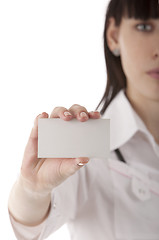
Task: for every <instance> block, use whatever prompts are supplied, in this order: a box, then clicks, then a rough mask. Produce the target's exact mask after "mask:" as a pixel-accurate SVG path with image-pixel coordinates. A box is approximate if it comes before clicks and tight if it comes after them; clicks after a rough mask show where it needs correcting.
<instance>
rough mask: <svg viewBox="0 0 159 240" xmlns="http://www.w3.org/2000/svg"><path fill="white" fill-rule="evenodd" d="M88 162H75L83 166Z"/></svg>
mask: <svg viewBox="0 0 159 240" xmlns="http://www.w3.org/2000/svg"><path fill="white" fill-rule="evenodd" d="M87 163H88V162H86V163H82V162H79V163H77V165H78V166H84V165H86V164H87Z"/></svg>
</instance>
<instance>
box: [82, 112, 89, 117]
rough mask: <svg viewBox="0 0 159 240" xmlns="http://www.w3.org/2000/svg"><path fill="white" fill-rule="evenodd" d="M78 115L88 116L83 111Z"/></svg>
mask: <svg viewBox="0 0 159 240" xmlns="http://www.w3.org/2000/svg"><path fill="white" fill-rule="evenodd" d="M80 117H87V118H88V116H87V114H86V113H85V112H81V113H80Z"/></svg>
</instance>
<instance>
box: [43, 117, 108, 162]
mask: <svg viewBox="0 0 159 240" xmlns="http://www.w3.org/2000/svg"><path fill="white" fill-rule="evenodd" d="M109 152H110V119H89V120H88V121H86V122H80V121H78V120H77V119H75V118H74V119H72V120H70V121H64V120H62V119H60V118H47V119H46V118H39V119H38V158H77V157H89V158H91V157H92V158H94V157H97V158H98V157H99V158H107V157H108V156H109Z"/></svg>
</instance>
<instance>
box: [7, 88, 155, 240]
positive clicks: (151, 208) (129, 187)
mask: <svg viewBox="0 0 159 240" xmlns="http://www.w3.org/2000/svg"><path fill="white" fill-rule="evenodd" d="M102 118H109V119H110V150H111V151H110V156H109V159H101V158H100V159H98V158H91V159H90V161H89V163H88V164H87V165H86V166H84V167H83V168H81V169H80V170H79V171H77V172H76V173H75V174H74V175H72V176H71V177H69V178H68V179H67V180H66V181H65V182H63V183H62V184H61V185H59V186H58V187H56V188H55V189H54V190H53V191H52V207H51V211H50V214H49V216H48V218H47V219H46V220H45V221H44V222H43V223H41V224H40V225H38V226H36V227H27V226H24V225H22V224H19V223H17V222H16V221H15V220H14V219H13V218H12V217H11V216H10V220H11V224H12V227H13V230H14V232H15V235H16V237H17V239H18V240H22V239H23V240H33V239H34V240H43V239H45V238H47V237H48V236H49V235H50V234H51V233H53V232H55V231H56V230H57V229H58V228H60V227H61V226H62V225H63V224H64V223H67V225H68V229H69V231H70V236H71V240H81V239H84V240H97V239H99V240H115V239H120V240H133V239H136V240H159V145H157V143H156V142H155V140H154V138H153V136H152V135H151V134H150V132H149V131H148V129H147V128H146V126H145V124H144V122H143V121H142V120H141V119H140V117H139V116H138V115H137V114H136V112H135V111H134V110H133V108H132V106H131V104H130V103H129V101H128V99H127V97H126V96H125V92H124V90H121V91H120V92H119V93H118V94H117V96H116V97H115V99H114V100H113V101H112V102H111V103H110V105H109V106H108V108H107V110H106V112H105V114H104V115H103V116H102ZM116 148H119V149H120V151H121V153H122V155H123V156H124V158H125V160H126V163H124V162H121V161H119V159H118V158H117V156H116V154H115V152H114V150H115V149H116Z"/></svg>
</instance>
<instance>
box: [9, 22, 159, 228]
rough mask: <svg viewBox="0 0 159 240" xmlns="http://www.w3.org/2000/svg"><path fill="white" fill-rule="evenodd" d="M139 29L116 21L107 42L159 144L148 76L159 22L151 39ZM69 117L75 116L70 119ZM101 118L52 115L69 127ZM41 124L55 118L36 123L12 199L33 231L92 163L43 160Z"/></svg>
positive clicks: (157, 53) (157, 109) (156, 99)
mask: <svg viewBox="0 0 159 240" xmlns="http://www.w3.org/2000/svg"><path fill="white" fill-rule="evenodd" d="M138 23H141V21H137V20H134V19H123V20H122V22H121V25H120V27H116V26H115V24H114V19H113V18H111V19H110V24H109V27H108V31H107V40H108V45H109V48H110V50H111V51H113V50H114V49H116V48H118V49H120V54H121V61H122V66H123V70H124V72H125V75H126V77H127V89H126V96H127V98H128V100H129V101H130V102H131V104H132V106H133V107H134V109H135V110H136V112H137V113H138V114H139V116H140V117H141V118H142V119H143V121H144V122H145V124H146V126H147V128H148V129H149V131H150V132H151V133H152V135H153V136H154V139H155V141H156V143H158V144H159V128H158V126H159V94H158V93H159V81H158V80H155V79H153V78H151V77H150V76H148V75H147V74H146V71H149V70H151V69H153V68H156V67H159V44H158V43H159V20H151V21H149V24H151V25H152V26H153V30H152V31H151V32H146V33H145V32H142V31H141V30H138V29H137V28H135V26H136V24H138ZM64 112H69V113H70V114H71V115H70V116H65V115H64ZM81 112H85V113H86V117H82V118H80V113H81ZM100 117H101V116H100V113H99V112H88V111H87V109H86V108H85V107H83V106H80V105H78V104H74V105H72V106H71V107H70V108H69V109H66V108H65V107H55V108H54V109H53V111H52V112H51V114H50V118H61V119H62V120H64V121H71V120H72V119H73V118H76V119H77V120H78V121H80V122H84V121H89V119H90V118H92V119H99V118H100ZM38 118H49V115H48V113H46V112H44V113H42V114H39V115H38V116H37V117H36V118H35V121H34V126H33V128H32V130H31V133H30V136H29V139H28V143H27V145H26V148H25V151H24V156H23V161H22V166H21V175H20V177H19V181H17V182H16V183H15V185H14V187H13V189H12V192H11V195H10V198H9V211H10V213H11V214H12V216H13V217H14V218H15V220H16V221H18V222H20V223H22V224H25V225H29V226H34V225H37V224H39V223H41V222H42V221H43V220H44V219H45V218H46V217H47V215H48V213H49V209H50V201H51V190H52V189H53V188H55V187H56V186H58V185H59V184H61V183H62V182H63V181H65V179H67V178H68V177H69V176H71V175H72V174H74V173H75V172H76V171H78V170H79V169H80V168H81V167H83V166H84V165H85V164H87V163H88V161H89V159H88V158H87V157H85V158H80V156H79V158H45V159H44V158H37V149H38ZM68 137H69V136H68ZM79 163H83V166H81V165H78V164H79ZM23 206H25V208H24V207H23Z"/></svg>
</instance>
